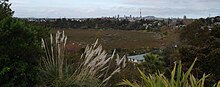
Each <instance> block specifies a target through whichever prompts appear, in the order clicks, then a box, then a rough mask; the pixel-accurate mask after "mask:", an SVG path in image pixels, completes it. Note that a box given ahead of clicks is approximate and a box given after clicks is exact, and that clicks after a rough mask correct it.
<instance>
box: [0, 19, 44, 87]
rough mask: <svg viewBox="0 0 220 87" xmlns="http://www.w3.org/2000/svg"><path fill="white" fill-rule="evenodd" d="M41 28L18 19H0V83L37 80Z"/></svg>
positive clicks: (10, 85)
mask: <svg viewBox="0 0 220 87" xmlns="http://www.w3.org/2000/svg"><path fill="white" fill-rule="evenodd" d="M40 32H42V31H41V30H40V29H39V28H38V27H33V26H31V25H27V24H25V23H24V22H22V21H21V20H19V19H14V18H11V17H9V18H4V19H3V20H2V21H0V87H14V86H17V87H29V86H34V85H36V84H37V82H38V79H39V78H38V71H39V69H38V61H39V58H40V57H41V53H42V49H41V41H40V39H39V38H41V36H42V34H39V33H40Z"/></svg>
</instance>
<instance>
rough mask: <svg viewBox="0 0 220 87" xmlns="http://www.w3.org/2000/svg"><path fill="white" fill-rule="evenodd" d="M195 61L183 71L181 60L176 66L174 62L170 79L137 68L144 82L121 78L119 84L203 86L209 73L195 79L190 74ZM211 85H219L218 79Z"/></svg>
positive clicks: (159, 86)
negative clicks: (133, 81)
mask: <svg viewBox="0 0 220 87" xmlns="http://www.w3.org/2000/svg"><path fill="white" fill-rule="evenodd" d="M195 62H196V59H195V61H194V62H193V63H192V65H191V66H190V68H189V69H188V71H187V72H185V73H184V72H183V71H182V65H181V62H179V64H178V66H177V64H175V65H174V68H173V70H172V72H171V78H170V79H169V78H167V77H166V76H164V74H161V73H156V74H149V75H148V76H146V75H145V74H144V73H143V72H142V71H141V70H140V69H138V70H139V72H140V74H141V78H142V79H143V81H144V83H142V84H141V83H140V84H139V83H132V82H130V81H129V80H123V82H121V83H119V85H128V86H131V87H204V84H205V79H206V78H207V77H208V76H209V75H205V74H204V75H203V77H202V78H201V79H197V78H195V77H194V76H193V75H192V74H190V72H191V70H192V68H193V66H194V64H195ZM213 87H220V81H219V82H218V84H215V85H213Z"/></svg>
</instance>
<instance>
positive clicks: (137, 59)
mask: <svg viewBox="0 0 220 87" xmlns="http://www.w3.org/2000/svg"><path fill="white" fill-rule="evenodd" d="M145 55H147V54H140V55H134V56H127V58H128V60H129V61H131V62H135V63H142V62H144V61H145V58H144V56H145Z"/></svg>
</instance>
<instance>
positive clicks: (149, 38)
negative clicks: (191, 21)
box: [51, 29, 176, 49]
mask: <svg viewBox="0 0 220 87" xmlns="http://www.w3.org/2000/svg"><path fill="white" fill-rule="evenodd" d="M57 30H58V29H53V30H51V31H52V32H53V33H54V32H55V31H57ZM64 30H65V31H66V35H68V39H69V41H68V43H78V44H82V45H83V46H84V47H85V46H86V45H87V44H92V43H93V42H94V41H95V40H96V39H97V38H98V39H99V42H100V43H101V44H103V47H104V48H105V49H114V48H125V49H136V48H147V47H150V48H160V47H164V46H163V45H164V44H165V45H168V43H170V42H175V41H174V40H176V39H172V40H166V39H163V40H162V39H159V38H160V35H159V34H156V33H153V32H147V31H146V30H140V31H136V30H130V31H129V30H97V29H86V30H85V29H64ZM167 37H168V38H167V39H169V38H175V37H173V36H170V37H169V36H167Z"/></svg>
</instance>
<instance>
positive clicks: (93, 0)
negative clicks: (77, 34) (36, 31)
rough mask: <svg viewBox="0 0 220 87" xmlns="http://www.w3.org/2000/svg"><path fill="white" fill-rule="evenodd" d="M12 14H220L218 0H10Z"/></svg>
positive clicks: (79, 16) (78, 16) (176, 15)
mask: <svg viewBox="0 0 220 87" xmlns="http://www.w3.org/2000/svg"><path fill="white" fill-rule="evenodd" d="M10 3H12V10H14V11H15V13H14V17H22V18H25V17H36V18H47V17H48V18H63V17H66V18H96V17H109V16H111V17H112V16H116V15H118V14H119V15H120V16H124V15H127V16H129V15H132V16H136V17H138V16H139V15H140V9H141V14H142V17H144V16H155V17H162V18H171V17H173V18H177V17H179V18H182V17H183V16H184V15H186V16H187V18H200V17H203V18H205V17H208V16H209V14H211V16H217V15H220V5H219V4H220V0H10Z"/></svg>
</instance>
